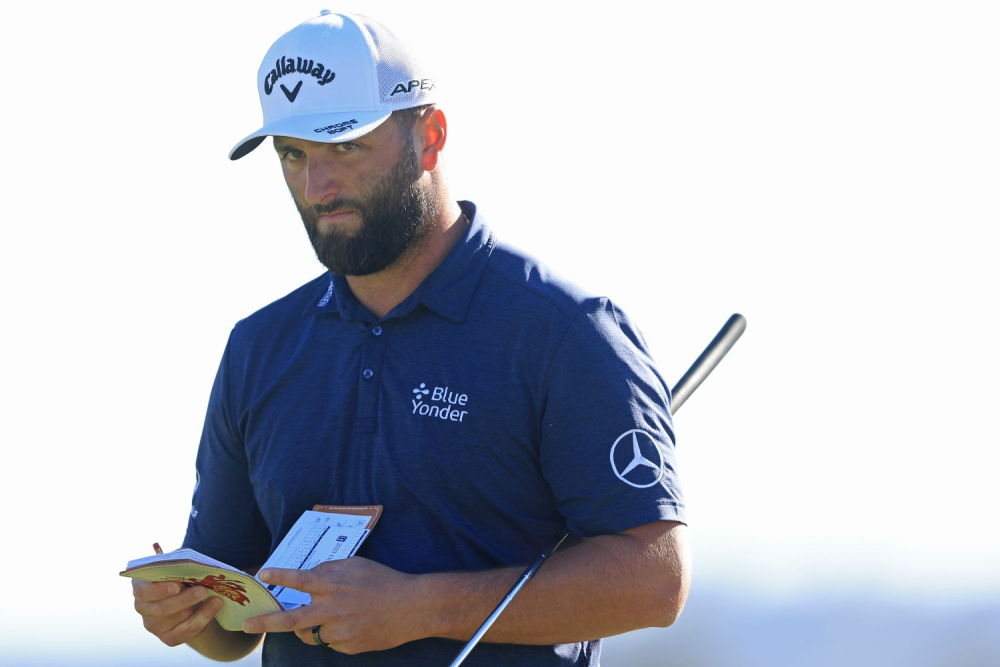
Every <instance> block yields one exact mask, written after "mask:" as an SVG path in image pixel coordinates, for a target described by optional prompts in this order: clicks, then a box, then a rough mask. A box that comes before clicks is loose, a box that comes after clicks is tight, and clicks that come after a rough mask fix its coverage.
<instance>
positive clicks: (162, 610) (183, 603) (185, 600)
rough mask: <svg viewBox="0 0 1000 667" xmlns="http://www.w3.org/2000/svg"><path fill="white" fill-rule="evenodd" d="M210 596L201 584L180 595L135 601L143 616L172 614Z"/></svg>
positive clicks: (136, 608)
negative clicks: (149, 600)
mask: <svg viewBox="0 0 1000 667" xmlns="http://www.w3.org/2000/svg"><path fill="white" fill-rule="evenodd" d="M207 597H208V591H207V590H206V589H204V588H203V587H201V586H191V587H190V588H187V589H186V590H184V591H182V592H181V593H180V594H178V595H173V596H171V597H168V598H163V599H160V600H154V601H152V602H144V601H142V600H136V601H135V610H136V611H137V612H139V613H140V614H142V615H143V616H154V617H155V616H171V615H173V614H176V613H177V612H180V611H183V610H184V609H187V608H189V607H193V606H195V605H196V604H198V603H199V602H201V601H202V600H204V599H205V598H207Z"/></svg>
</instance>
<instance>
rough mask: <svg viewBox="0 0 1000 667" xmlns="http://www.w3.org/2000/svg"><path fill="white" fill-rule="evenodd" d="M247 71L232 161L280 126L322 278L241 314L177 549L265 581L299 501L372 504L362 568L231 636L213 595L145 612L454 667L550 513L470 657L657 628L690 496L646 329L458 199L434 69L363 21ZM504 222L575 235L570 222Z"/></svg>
mask: <svg viewBox="0 0 1000 667" xmlns="http://www.w3.org/2000/svg"><path fill="white" fill-rule="evenodd" d="M456 57H475V54H456ZM257 83H258V91H259V94H260V100H261V105H262V107H263V114H264V123H263V126H262V127H261V128H260V129H259V130H257V131H256V132H253V133H252V134H250V135H249V136H247V137H246V138H244V139H242V140H241V141H240V142H239V143H238V144H236V146H235V147H234V148H233V150H232V152H231V154H230V157H231V158H232V159H234V160H235V159H240V158H243V157H245V156H247V155H248V154H249V153H251V152H252V151H254V150H255V149H256V148H258V147H259V146H261V144H262V143H264V142H265V140H267V138H269V137H270V138H271V139H270V141H268V142H267V144H266V145H265V146H264V147H263V148H262V150H266V151H268V152H271V151H273V153H272V155H273V156H274V157H276V158H277V159H278V160H279V161H280V163H281V169H282V171H283V173H284V178H285V183H286V184H287V186H288V189H289V191H290V192H291V195H292V199H293V200H294V202H295V206H296V207H297V209H298V212H299V214H300V215H301V218H302V221H303V223H304V224H305V229H306V232H307V234H308V237H309V240H310V241H311V242H312V245H313V247H314V248H315V250H316V255H317V257H318V258H319V261H320V262H321V263H322V264H323V266H324V267H325V269H326V270H325V271H324V272H323V273H322V274H321V275H320V276H318V277H317V278H316V279H315V280H312V281H310V282H308V283H306V284H305V285H303V286H302V287H300V288H298V289H296V290H295V291H293V292H292V293H290V294H288V295H287V296H285V297H283V298H282V299H279V300H278V301H276V302H274V303H272V304H270V305H268V306H266V307H264V308H263V309H261V310H259V311H257V312H256V313H254V314H252V315H250V316H249V317H247V318H246V319H243V320H242V321H240V322H239V323H237V324H236V326H235V327H234V328H233V331H232V333H231V335H230V338H229V341H228V343H227V346H226V349H225V352H224V354H223V357H222V362H221V364H220V366H219V370H218V374H217V376H216V379H215V383H214V386H213V388H212V393H211V397H210V399H209V405H208V414H207V417H206V420H205V427H204V432H203V435H202V439H201V444H200V448H199V451H198V457H197V462H196V465H197V472H198V483H197V485H196V486H195V491H194V499H193V507H192V509H191V515H190V520H189V524H188V529H187V534H186V537H185V540H184V546H186V547H191V548H194V549H197V550H198V551H200V552H202V553H204V554H207V555H209V556H212V557H214V558H217V559H219V560H222V561H224V562H226V563H229V564H231V565H233V566H236V567H239V568H241V569H245V570H248V571H255V570H256V569H257V568H259V567H260V566H261V564H262V563H263V562H264V561H265V559H266V558H267V556H268V555H269V554H270V552H271V550H272V549H273V548H274V547H275V546H276V545H277V543H278V541H280V540H281V538H282V537H283V536H284V535H285V533H286V532H287V531H288V529H289V528H290V527H291V525H292V524H293V523H294V522H295V520H296V519H297V518H298V517H299V516H300V515H301V514H302V512H303V511H304V510H307V509H310V508H312V506H313V505H315V504H328V505H365V504H380V505H383V506H384V513H383V515H382V518H381V520H380V522H379V525H378V527H377V528H376V529H375V531H374V532H373V533H372V534H371V536H370V537H369V538H368V540H367V541H366V542H365V543H364V545H363V546H362V548H361V550H360V551H359V554H358V555H357V556H355V557H353V558H350V559H347V560H343V561H336V562H329V563H324V564H323V565H320V566H318V567H316V568H315V569H312V570H307V571H296V570H269V571H264V572H261V573H260V577H261V579H262V580H263V581H265V582H267V583H274V584H280V585H282V586H290V587H293V588H296V589H299V590H302V591H305V592H308V593H309V594H310V595H311V596H312V603H311V604H310V605H308V606H305V607H301V608H298V609H295V610H291V611H283V612H278V613H272V614H267V615H263V616H257V617H254V618H251V619H249V620H248V621H246V624H245V625H244V628H243V630H244V631H243V632H228V631H225V630H223V629H222V628H221V627H220V626H219V625H218V623H216V622H215V621H214V620H213V619H214V616H215V615H216V613H217V612H218V611H219V607H220V606H221V600H219V599H217V598H211V599H207V600H206V591H205V590H204V589H203V588H200V587H191V588H186V589H181V588H180V586H178V585H177V584H176V583H158V584H150V583H144V582H140V581H135V582H134V595H135V608H136V610H137V611H138V612H139V614H140V615H141V616H142V618H143V623H144V625H145V627H146V629H147V630H148V631H149V632H151V633H153V634H154V635H156V636H157V637H159V638H160V639H161V640H162V641H163V642H165V643H167V644H169V645H178V644H183V643H186V644H189V645H190V646H192V647H193V648H194V649H196V650H197V651H199V652H201V653H203V654H204V655H206V656H209V657H211V658H215V659H218V660H233V659H236V658H239V657H240V656H243V655H246V654H248V653H249V652H251V651H253V650H254V649H255V647H257V646H258V644H259V643H260V642H261V639H262V637H263V664H265V665H294V666H296V667H302V666H309V665H351V666H361V665H363V666H366V667H367V666H371V667H375V666H379V667H388V666H394V667H414V666H422V665H433V666H438V665H442V666H443V665H448V664H449V663H450V662H451V660H452V659H453V658H454V657H455V655H456V653H457V652H458V651H459V650H460V649H461V647H462V645H463V643H464V642H465V641H466V640H467V639H468V638H469V637H471V636H472V634H473V633H474V632H475V631H476V629H477V628H478V626H479V625H480V623H482V621H483V619H485V618H486V616H488V615H489V613H490V612H491V611H492V609H493V608H494V606H495V605H496V604H497V602H498V601H499V600H500V599H501V598H503V596H504V594H505V593H506V592H507V590H508V589H509V588H510V587H511V585H512V584H513V583H514V581H515V580H517V578H518V576H519V575H520V573H521V572H522V570H523V569H524V567H525V565H526V564H528V563H530V562H532V561H533V560H534V559H535V557H536V555H537V554H538V553H539V552H540V551H541V550H542V549H543V548H544V547H545V546H546V545H547V544H549V543H550V542H551V541H552V539H553V537H555V536H556V535H558V534H560V532H561V531H563V530H564V529H568V530H569V531H570V534H571V536H572V543H571V544H569V545H568V546H564V547H563V548H562V549H561V550H560V551H558V552H557V553H556V554H555V555H553V556H552V558H551V560H550V562H549V563H548V564H547V565H546V566H545V567H544V568H542V569H541V570H540V571H539V573H538V575H537V576H536V577H535V578H534V579H533V580H532V581H531V582H530V583H529V584H528V585H527V586H525V588H524V589H523V590H522V591H521V593H520V594H519V596H518V597H517V598H516V599H515V600H514V601H513V602H512V603H511V605H510V607H509V608H508V609H507V611H506V612H505V614H504V615H503V616H501V617H500V619H499V620H498V621H497V622H496V624H495V625H494V626H493V627H492V629H491V630H490V632H489V634H487V635H486V637H485V639H484V643H482V644H480V646H479V647H478V648H476V650H475V651H474V652H473V653H472V654H471V656H470V657H469V658H468V660H466V662H465V664H466V665H480V666H490V667H497V666H504V667H506V666H517V665H525V666H538V667H542V666H549V665H552V666H555V665H588V666H591V667H593V666H596V665H598V664H599V662H600V652H601V641H600V639H601V638H602V637H607V636H609V635H615V634H619V633H622V632H628V631H630V630H635V629H637V628H643V627H648V626H667V625H670V624H671V623H672V622H673V621H674V620H675V619H676V618H677V616H678V614H679V613H680V611H681V608H682V607H683V605H684V601H685V598H686V595H687V589H688V579H689V575H688V556H687V549H686V545H685V539H684V530H685V526H684V521H685V514H684V504H683V499H682V496H681V491H680V487H679V484H678V478H677V474H676V471H675V457H674V434H673V429H672V423H671V419H670V409H669V406H670V403H669V402H670V397H669V392H668V390H667V388H666V385H665V383H664V382H663V379H662V378H661V376H660V374H659V372H658V371H657V370H656V368H655V366H654V363H653V361H652V359H651V358H650V354H649V351H648V350H647V348H646V345H645V343H644V341H643V338H642V336H641V335H640V334H639V332H638V331H637V329H636V328H635V326H634V325H633V324H632V323H631V321H630V320H629V319H628V317H627V316H626V315H625V314H624V313H623V312H622V311H621V310H620V309H619V308H618V307H617V306H616V305H615V304H614V303H612V302H611V301H609V300H608V299H607V298H603V297H601V296H597V295H592V294H589V293H587V292H585V291H583V290H581V289H579V288H577V287H575V286H574V285H573V284H571V283H569V282H566V281H564V280H563V279H561V278H559V277H557V276H556V275H555V274H554V273H553V272H552V271H550V270H549V269H548V268H546V266H545V265H543V264H542V263H540V262H539V261H537V260H536V259H534V258H532V257H530V256H528V255H526V254H525V253H523V252H521V251H519V250H517V249H515V248H512V247H510V246H508V245H506V244H505V243H504V242H503V241H502V240H501V235H500V234H498V233H496V232H494V230H493V228H492V227H491V226H490V225H489V224H488V223H487V220H486V217H485V212H484V211H480V210H479V209H478V208H477V206H476V205H475V204H474V203H472V202H470V201H457V200H456V199H455V198H454V197H453V195H452V193H451V192H450V190H449V188H448V181H447V178H446V174H445V153H446V147H447V142H448V122H447V118H446V116H445V113H444V110H443V109H442V108H441V107H439V106H438V105H437V104H436V101H437V95H438V86H437V82H436V80H435V76H434V72H431V71H427V70H425V69H423V67H422V66H421V65H420V64H419V62H418V61H417V60H416V59H415V57H414V55H413V52H412V51H410V50H409V49H407V48H406V47H404V46H403V45H402V44H401V43H400V42H399V41H398V40H397V39H396V37H395V36H394V35H393V34H392V33H391V32H390V31H389V30H388V29H387V28H386V27H384V26H383V25H381V24H380V23H378V22H376V21H373V20H371V19H369V18H366V17H362V16H354V15H339V14H332V13H328V12H324V14H323V15H321V16H319V17H317V18H315V19H312V20H310V21H307V22H305V23H303V24H301V25H299V26H298V27H296V28H294V29H292V30H291V31H290V32H288V33H286V34H285V35H283V36H282V37H281V38H279V39H278V41H277V42H275V43H274V45H273V46H272V47H271V50H270V51H269V52H268V53H267V55H266V56H265V57H264V61H263V64H262V65H261V67H260V70H259V71H258V77H257ZM498 101H499V102H500V103H503V102H504V101H507V102H510V103H516V93H515V91H511V90H508V91H506V92H504V93H503V99H502V100H498ZM519 122H520V121H519ZM509 130H510V128H506V127H498V128H497V129H496V136H497V140H498V142H502V141H505V137H506V135H507V133H508V131H509ZM259 158H260V156H259V155H256V154H255V155H254V156H253V158H252V159H259ZM519 214H520V215H523V216H529V217H530V218H531V222H532V224H536V225H546V226H558V227H559V228H560V229H561V230H563V233H564V234H565V235H566V242H567V243H572V238H573V235H574V234H575V233H576V230H577V229H578V227H579V222H578V221H576V220H572V219H542V218H540V217H537V216H536V215H535V214H534V213H533V212H532V211H531V210H527V209H525V210H523V211H521V212H520V213H519ZM614 224H629V223H628V222H627V221H616V222H615V223H614ZM502 225H503V221H498V227H499V228H500V230H501V231H502ZM233 281H234V283H238V281H239V276H234V277H233Z"/></svg>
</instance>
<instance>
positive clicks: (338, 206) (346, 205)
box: [310, 199, 361, 216]
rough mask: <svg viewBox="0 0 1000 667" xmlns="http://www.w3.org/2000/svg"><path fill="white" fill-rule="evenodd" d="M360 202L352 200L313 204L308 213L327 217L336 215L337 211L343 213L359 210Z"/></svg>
mask: <svg viewBox="0 0 1000 667" xmlns="http://www.w3.org/2000/svg"><path fill="white" fill-rule="evenodd" d="M359 204H360V202H356V201H354V200H353V199H338V200H336V201H332V202H330V203H329V204H314V205H313V206H311V207H310V211H311V212H312V213H313V215H317V216H318V215H329V214H331V213H336V212H337V211H343V210H345V209H351V210H355V211H357V210H359V209H360V208H361V206H359Z"/></svg>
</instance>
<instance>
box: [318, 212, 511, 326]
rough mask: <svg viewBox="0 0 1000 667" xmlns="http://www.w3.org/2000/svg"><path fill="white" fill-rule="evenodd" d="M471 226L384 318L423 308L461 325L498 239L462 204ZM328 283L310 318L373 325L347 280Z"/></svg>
mask: <svg viewBox="0 0 1000 667" xmlns="http://www.w3.org/2000/svg"><path fill="white" fill-rule="evenodd" d="M458 205H459V206H460V207H461V208H462V212H463V213H464V214H465V217H466V218H468V220H469V224H468V226H467V227H466V229H465V234H464V235H463V237H462V239H461V240H460V241H459V242H458V243H456V244H455V247H454V248H452V249H451V252H449V253H448V255H447V257H445V258H444V261H442V262H441V264H440V265H439V266H438V267H437V268H436V269H434V271H433V272H432V273H431V274H430V275H429V276H427V277H426V278H424V281H423V282H422V283H420V285H419V286H417V289H415V290H414V291H413V293H412V294H410V296H408V297H406V298H405V299H404V300H403V301H402V303H400V304H398V305H397V306H396V307H395V308H393V309H392V310H391V311H389V313H388V314H387V315H386V316H385V317H384V318H383V319H385V320H388V319H391V318H393V317H403V316H404V315H406V314H408V313H410V312H411V311H412V310H413V309H414V308H416V307H417V306H418V305H420V304H422V305H424V306H426V307H427V308H429V309H430V310H432V311H434V312H435V313H437V314H438V315H440V316H441V317H444V318H446V319H449V320H451V321H453V322H457V323H461V322H463V321H464V320H465V316H466V314H467V313H468V311H469V305H470V304H471V303H472V298H473V296H475V293H476V288H477V287H478V286H479V279H480V278H481V277H482V275H483V271H484V270H485V269H486V263H487V262H488V261H489V258H490V254H491V253H492V252H493V246H494V245H495V243H496V238H495V237H494V235H493V233H492V232H491V231H490V229H489V227H487V225H486V222H485V220H483V216H482V215H480V214H479V213H477V211H476V205H475V204H473V203H472V202H469V201H460V202H458ZM329 276H330V280H329V282H327V283H325V284H322V288H321V290H320V291H321V292H322V293H321V294H319V293H318V294H316V298H315V300H314V301H313V303H312V305H311V307H310V308H309V309H308V312H309V313H311V314H317V315H318V314H324V313H328V314H333V313H339V314H340V316H341V318H343V319H345V320H365V321H369V322H370V321H374V320H375V319H377V318H375V317H374V315H372V313H371V312H369V311H368V309H367V308H365V307H364V306H363V305H361V302H359V301H358V299H357V297H355V296H354V293H353V292H351V288H350V286H349V285H348V284H347V279H346V278H345V277H344V276H338V275H333V274H329Z"/></svg>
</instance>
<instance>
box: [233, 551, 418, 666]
mask: <svg viewBox="0 0 1000 667" xmlns="http://www.w3.org/2000/svg"><path fill="white" fill-rule="evenodd" d="M260 579H261V581H264V582H266V583H268V584H279V585H281V586H288V587H289V588H294V589H296V590H299V591H303V592H305V593H309V595H311V596H312V603H311V604H309V605H306V606H304V607H299V608H298V609H293V610H292V611H282V612H277V613H273V614H263V615H261V616H255V617H253V618H250V619H247V621H246V622H245V623H244V624H243V630H244V631H245V632H290V631H293V632H295V634H296V636H297V637H298V638H299V639H301V640H302V641H303V642H305V643H306V644H310V645H314V644H315V642H314V641H313V635H312V628H313V626H315V625H318V626H321V627H320V631H319V634H320V638H321V639H322V640H323V641H324V642H327V643H328V644H329V645H330V648H332V649H334V650H335V651H339V652H341V653H348V654H355V653H363V652H365V651H381V650H384V649H387V648H393V647H395V646H399V645H400V644H404V643H406V642H409V641H413V640H415V639H421V638H423V637H426V636H429V635H428V634H424V633H423V631H422V629H421V628H420V627H419V626H420V622H421V621H426V620H427V617H428V614H426V613H421V611H420V610H419V609H418V604H419V602H420V599H419V597H418V596H417V595H416V594H415V592H414V584H415V583H416V581H417V579H418V577H417V575H410V574H404V573H403V572H399V571H397V570H393V569H392V568H390V567H386V566H385V565H381V564H379V563H376V562H375V561H371V560H368V559H366V558H360V557H358V556H354V557H353V558H347V559H345V560H339V561H330V562H327V563H321V564H320V565H317V566H316V567H315V568H313V569H312V570H286V569H280V568H269V569H267V570H264V571H262V572H261V573H260Z"/></svg>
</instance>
